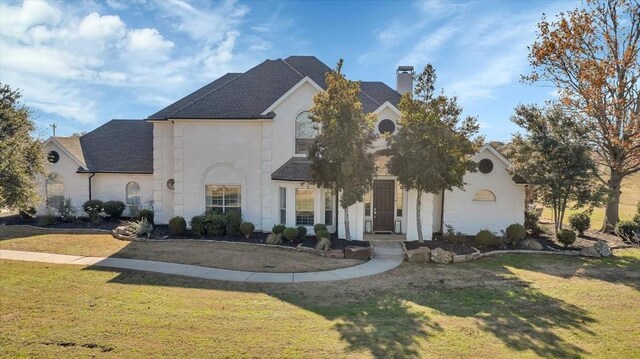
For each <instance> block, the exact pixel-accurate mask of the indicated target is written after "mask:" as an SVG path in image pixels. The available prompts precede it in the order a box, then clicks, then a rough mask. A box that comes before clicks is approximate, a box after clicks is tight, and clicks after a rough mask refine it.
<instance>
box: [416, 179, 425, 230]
mask: <svg viewBox="0 0 640 359" xmlns="http://www.w3.org/2000/svg"><path fill="white" fill-rule="evenodd" d="M421 208H422V191H418V198H416V224H417V225H418V241H419V242H422V241H424V238H423V237H422V216H421V214H420V212H421Z"/></svg>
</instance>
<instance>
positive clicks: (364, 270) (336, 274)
mask: <svg viewBox="0 0 640 359" xmlns="http://www.w3.org/2000/svg"><path fill="white" fill-rule="evenodd" d="M374 253H375V256H374V257H373V259H371V260H369V261H368V262H365V263H363V264H359V265H357V266H353V267H347V268H340V269H333V270H328V271H322V272H306V273H268V272H246V271H236V270H229V269H219V268H210V267H202V266H195V265H189V264H177V263H169V262H158V261H147V260H140V259H126V258H111V257H109V258H105V257H84V256H72V255H66V254H54V253H40V252H24V251H12V250H4V249H0V259H8V260H15V261H28V262H43V263H55V264H74V265H83V266H97V267H109V268H120V269H133V270H141V271H147V272H156V273H164V274H174V275H181V276H186V277H193V278H201V279H214V280H223V281H230V282H251V283H302V282H327V281H335V280H343V279H352V278H360V277H367V276H370V275H374V274H378V273H382V272H386V271H388V270H391V269H393V268H395V267H397V266H399V265H400V264H401V263H402V261H403V260H404V254H403V252H402V248H400V244H399V243H397V245H391V246H390V245H384V246H378V245H376V246H374Z"/></svg>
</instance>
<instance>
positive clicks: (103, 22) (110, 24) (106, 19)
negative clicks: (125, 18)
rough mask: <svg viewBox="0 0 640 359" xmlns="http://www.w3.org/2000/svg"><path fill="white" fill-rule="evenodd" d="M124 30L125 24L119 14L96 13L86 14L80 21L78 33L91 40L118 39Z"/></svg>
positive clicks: (123, 33)
mask: <svg viewBox="0 0 640 359" xmlns="http://www.w3.org/2000/svg"><path fill="white" fill-rule="evenodd" d="M125 32H126V26H125V24H124V23H123V22H122V20H120V17H119V16H113V15H107V16H100V15H99V14H98V13H95V12H93V13H91V14H89V15H87V16H86V17H85V18H84V19H82V21H81V22H80V26H79V27H78V35H79V36H80V37H81V38H84V39H87V40H92V41H108V40H111V39H113V40H116V41H117V40H119V39H121V38H122V37H123V36H124V35H125Z"/></svg>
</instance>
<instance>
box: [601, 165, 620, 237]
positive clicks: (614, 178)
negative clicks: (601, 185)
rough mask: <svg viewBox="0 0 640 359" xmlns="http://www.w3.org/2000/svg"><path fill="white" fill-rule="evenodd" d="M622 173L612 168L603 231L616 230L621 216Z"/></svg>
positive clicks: (608, 182)
mask: <svg viewBox="0 0 640 359" xmlns="http://www.w3.org/2000/svg"><path fill="white" fill-rule="evenodd" d="M622 177H623V176H622V174H621V173H620V172H618V171H615V170H612V171H611V176H610V177H609V181H607V185H608V186H609V200H608V201H607V208H606V210H605V213H604V223H603V224H602V228H601V231H602V232H613V231H614V230H615V227H616V224H617V223H618V220H620V216H619V206H620V186H621V184H622Z"/></svg>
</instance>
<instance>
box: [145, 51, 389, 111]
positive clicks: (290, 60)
mask: <svg viewBox="0 0 640 359" xmlns="http://www.w3.org/2000/svg"><path fill="white" fill-rule="evenodd" d="M329 71H331V69H330V68H329V67H328V66H327V65H325V64H324V63H323V62H322V61H320V60H318V59H317V58H316V57H314V56H290V57H287V58H286V59H284V60H283V59H276V60H266V61H264V62H263V63H261V64H259V65H257V66H255V67H253V68H252V69H250V70H248V71H247V72H245V73H241V74H237V73H228V74H226V75H224V76H222V77H221V78H219V79H217V80H215V81H213V82H212V83H210V84H208V85H206V86H204V87H202V88H201V89H199V90H197V91H195V92H193V93H192V94H190V95H187V96H186V97H184V98H182V99H180V100H178V101H177V102H175V103H173V104H171V105H169V106H167V107H165V108H164V109H162V110H160V111H158V112H156V113H154V114H153V115H151V116H149V117H148V119H149V120H169V119H261V118H273V117H274V116H275V114H273V113H269V114H266V115H262V113H263V112H264V111H265V110H266V109H267V108H269V106H271V105H272V104H273V103H274V102H276V101H277V100H278V99H279V98H280V97H282V95H284V94H285V93H286V92H287V91H289V90H290V89H291V88H292V87H293V86H295V85H296V84H297V83H298V82H300V80H302V79H303V78H305V77H307V76H308V77H309V78H310V79H312V80H313V81H314V82H316V83H317V84H318V85H319V86H320V87H322V88H326V83H325V74H326V73H327V72H329ZM360 101H361V102H362V108H363V110H364V111H365V112H373V111H375V110H376V109H377V108H378V107H380V106H381V105H382V104H384V103H385V102H386V101H389V102H390V103H392V104H393V105H397V104H398V102H399V101H400V94H398V93H397V92H396V91H394V90H393V89H391V88H390V87H389V86H387V85H385V84H384V83H382V82H362V83H361V93H360Z"/></svg>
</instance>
